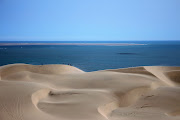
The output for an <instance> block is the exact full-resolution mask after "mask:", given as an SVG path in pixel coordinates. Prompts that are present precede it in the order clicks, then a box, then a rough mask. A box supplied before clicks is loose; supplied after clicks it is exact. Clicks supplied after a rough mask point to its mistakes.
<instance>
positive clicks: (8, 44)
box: [0, 43, 145, 46]
mask: <svg viewBox="0 0 180 120" xmlns="http://www.w3.org/2000/svg"><path fill="white" fill-rule="evenodd" d="M19 45H102V46H130V45H145V44H135V43H0V46H19Z"/></svg>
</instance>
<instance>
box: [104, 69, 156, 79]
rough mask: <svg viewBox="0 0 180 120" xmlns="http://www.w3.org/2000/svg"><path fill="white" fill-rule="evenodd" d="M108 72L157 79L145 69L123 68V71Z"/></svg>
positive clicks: (113, 70)
mask: <svg viewBox="0 0 180 120" xmlns="http://www.w3.org/2000/svg"><path fill="white" fill-rule="evenodd" d="M106 71H112V72H121V73H133V74H141V75H149V76H153V77H155V76H154V75H153V74H152V73H151V72H148V71H147V70H146V69H145V68H144V67H132V68H123V69H109V70H106Z"/></svg>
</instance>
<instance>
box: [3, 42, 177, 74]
mask: <svg viewBox="0 0 180 120" xmlns="http://www.w3.org/2000/svg"><path fill="white" fill-rule="evenodd" d="M1 42H6V43H7V41H1ZM9 42H10V41H9ZM21 42H22V41H21ZM29 42H31V43H39V42H43V41H36V42H33V41H29ZM54 42H56V43H57V41H54ZM73 42H74V43H139V44H146V45H137V46H78V45H64V46H55V45H45V46H42V45H38V46H32V45H29V46H20V45H19V46H0V65H7V64H13V63H27V64H34V65H42V64H71V65H73V66H75V67H78V68H80V69H82V70H84V71H96V70H104V69H116V68H125V67H136V66H154V65H155V66H180V41H121V42H117V41H111V42H107V41H101V42H94V41H86V42H82V41H69V43H73ZM19 43H20V42H19ZM25 43H26V42H25ZM43 43H50V42H47V41H46V42H43ZM51 43H53V42H52V41H51ZM60 43H64V41H62V42H60ZM65 43H67V41H66V42H65Z"/></svg>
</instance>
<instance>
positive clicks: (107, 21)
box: [0, 0, 180, 41]
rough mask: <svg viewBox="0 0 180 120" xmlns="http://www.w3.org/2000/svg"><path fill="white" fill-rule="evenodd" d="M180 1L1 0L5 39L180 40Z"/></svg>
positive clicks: (0, 38)
mask: <svg viewBox="0 0 180 120" xmlns="http://www.w3.org/2000/svg"><path fill="white" fill-rule="evenodd" d="M179 6H180V0H0V41H6V40H10V41H17V40H18V41H19V40H23V41H26V40H28V41H36V40H37V41H41V40H43V41H45V40H48V41H51V40H53V41H56V40H60V41H66V40H67V41H101V40H102V41H104V40H108V41H116V40H118V41H119V40H123V41H126V40H180V7H179Z"/></svg>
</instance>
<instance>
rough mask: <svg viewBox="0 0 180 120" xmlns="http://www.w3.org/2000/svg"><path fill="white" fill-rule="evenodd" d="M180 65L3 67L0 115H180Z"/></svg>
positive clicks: (145, 118) (103, 119) (39, 119)
mask: <svg viewBox="0 0 180 120" xmlns="http://www.w3.org/2000/svg"><path fill="white" fill-rule="evenodd" d="M179 86H180V67H155V66H152V67H137V68H127V69H115V70H103V71H96V72H83V71H82V70H80V69H78V68H75V67H72V66H67V65H43V66H41V65H39V66H33V65H26V64H13V65H6V66H2V67H0V120H180V87H179Z"/></svg>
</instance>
